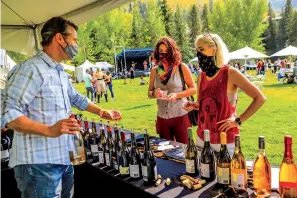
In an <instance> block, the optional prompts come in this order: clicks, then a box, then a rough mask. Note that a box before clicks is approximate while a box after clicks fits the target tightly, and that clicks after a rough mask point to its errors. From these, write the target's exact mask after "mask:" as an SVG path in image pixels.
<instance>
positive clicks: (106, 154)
mask: <svg viewBox="0 0 297 198" xmlns="http://www.w3.org/2000/svg"><path fill="white" fill-rule="evenodd" d="M105 160H106V166H110V159H109V153H105Z"/></svg>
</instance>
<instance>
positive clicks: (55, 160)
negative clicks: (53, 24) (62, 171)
mask: <svg viewBox="0 0 297 198" xmlns="http://www.w3.org/2000/svg"><path fill="white" fill-rule="evenodd" d="M2 91H3V92H4V93H2V95H3V96H4V99H3V114H2V121H1V122H2V123H1V124H2V125H4V126H5V125H6V124H7V123H9V122H11V121H13V120H15V119H17V118H18V117H20V116H26V117H28V118H30V119H31V120H34V121H37V122H41V123H43V124H47V125H50V126H51V125H53V124H55V123H56V122H57V121H59V120H62V119H65V118H68V117H69V114H70V111H71V107H75V108H78V109H80V110H85V109H86V108H87V106H88V103H89V100H88V99H87V98H86V97H85V96H83V95H81V94H79V93H78V92H77V90H76V89H75V88H74V87H73V85H72V83H71V82H70V81H69V80H68V76H67V75H66V73H64V71H63V68H62V65H60V64H59V63H57V62H56V61H54V60H53V59H52V58H50V57H49V56H48V55H47V54H46V53H44V52H43V51H39V52H38V54H37V55H35V56H34V57H32V58H30V59H28V60H26V61H25V62H23V63H20V64H18V65H16V66H15V67H14V68H13V69H12V70H11V71H10V73H9V74H8V78H7V83H6V88H5V90H2ZM72 140H73V136H71V135H67V134H64V135H61V136H60V137H57V138H51V137H44V136H40V135H32V134H25V133H21V132H18V131H15V133H14V139H13V144H12V152H11V155H10V162H9V165H10V166H11V167H14V166H16V165H19V164H43V163H51V164H64V165H69V164H70V159H69V150H71V148H72V146H73V141H72Z"/></svg>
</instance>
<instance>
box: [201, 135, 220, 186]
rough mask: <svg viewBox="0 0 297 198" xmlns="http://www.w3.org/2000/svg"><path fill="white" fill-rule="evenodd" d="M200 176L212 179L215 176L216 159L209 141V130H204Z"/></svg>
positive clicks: (208, 179)
mask: <svg viewBox="0 0 297 198" xmlns="http://www.w3.org/2000/svg"><path fill="white" fill-rule="evenodd" d="M200 167H201V177H202V178H203V179H205V180H207V181H212V180H214V179H215V177H216V161H215V155H214V153H213V150H212V148H211V146H210V142H209V130H204V148H203V150H202V153H201V158H200Z"/></svg>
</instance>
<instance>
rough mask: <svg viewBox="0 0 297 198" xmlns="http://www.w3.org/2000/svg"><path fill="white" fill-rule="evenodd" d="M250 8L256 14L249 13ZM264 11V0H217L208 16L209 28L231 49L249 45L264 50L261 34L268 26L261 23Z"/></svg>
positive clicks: (265, 9)
mask: <svg viewBox="0 0 297 198" xmlns="http://www.w3.org/2000/svg"><path fill="white" fill-rule="evenodd" d="M251 10H252V11H253V12H254V13H257V14H251ZM266 12H267V3H266V0H225V1H224V2H222V1H217V2H215V3H214V8H213V12H212V13H211V14H210V16H209V19H210V28H211V30H212V31H213V32H215V33H217V34H219V35H220V36H221V37H222V39H223V40H224V41H225V43H226V44H227V46H228V48H229V50H231V51H233V50H237V49H239V48H242V47H245V46H249V47H252V48H254V49H256V50H259V51H262V52H264V46H263V43H262V40H263V38H262V37H261V36H262V34H263V33H264V32H265V30H266V29H267V26H268V24H264V23H263V21H264V19H265V14H266ZM239 13H240V14H239Z"/></svg>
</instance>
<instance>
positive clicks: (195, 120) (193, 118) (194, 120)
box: [178, 64, 198, 126]
mask: <svg viewBox="0 0 297 198" xmlns="http://www.w3.org/2000/svg"><path fill="white" fill-rule="evenodd" d="M178 70H179V75H180V78H181V81H182V84H183V90H186V89H187V88H186V82H185V79H184V73H183V70H182V68H181V64H180V65H179V66H178ZM187 99H188V100H191V101H195V99H194V97H193V96H190V98H189V97H187ZM188 116H189V119H190V122H191V124H192V126H197V125H198V110H193V111H190V112H189V113H188Z"/></svg>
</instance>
